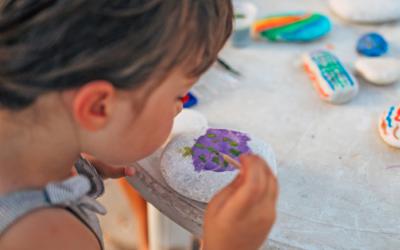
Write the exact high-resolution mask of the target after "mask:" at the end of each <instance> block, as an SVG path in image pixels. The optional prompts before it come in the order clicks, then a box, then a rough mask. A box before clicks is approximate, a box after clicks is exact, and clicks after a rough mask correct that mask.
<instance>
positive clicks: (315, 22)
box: [252, 13, 331, 42]
mask: <svg viewBox="0 0 400 250" xmlns="http://www.w3.org/2000/svg"><path fill="white" fill-rule="evenodd" d="M330 30H331V22H330V21H329V19H328V18H327V17H326V16H324V15H321V14H318V13H292V14H280V15H273V16H268V17H265V18H263V19H260V20H257V21H256V22H254V24H253V26H252V34H253V37H255V38H256V39H262V40H270V41H284V42H308V41H313V40H316V39H319V38H321V37H323V36H325V35H326V34H328V33H329V31H330Z"/></svg>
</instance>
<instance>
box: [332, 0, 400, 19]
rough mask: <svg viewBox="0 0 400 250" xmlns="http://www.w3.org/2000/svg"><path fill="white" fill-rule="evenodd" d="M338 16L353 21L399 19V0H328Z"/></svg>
mask: <svg viewBox="0 0 400 250" xmlns="http://www.w3.org/2000/svg"><path fill="white" fill-rule="evenodd" d="M329 5H330V7H331V9H332V11H333V12H334V13H336V14H337V15H338V16H340V17H342V18H344V19H346V20H349V21H353V22H360V23H382V22H389V21H394V20H397V19H400V1H399V0H330V1H329Z"/></svg>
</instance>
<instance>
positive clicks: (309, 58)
mask: <svg viewBox="0 0 400 250" xmlns="http://www.w3.org/2000/svg"><path fill="white" fill-rule="evenodd" d="M303 62H304V67H305V70H306V71H307V73H308V75H309V76H310V79H311V81H312V83H313V85H314V88H315V90H316V91H317V93H318V94H319V97H320V98H321V99H322V100H324V101H327V102H330V103H332V104H342V103H346V102H349V101H350V100H352V99H353V98H354V97H355V96H356V95H357V93H358V89H359V87H358V82H357V81H356V80H355V78H354V77H353V75H352V74H351V73H350V72H349V71H348V70H347V69H346V68H345V66H344V65H343V64H342V63H341V62H340V60H339V59H338V58H337V57H336V56H335V55H333V54H332V53H330V52H329V51H325V50H318V51H313V52H311V53H308V54H306V55H304V56H303Z"/></svg>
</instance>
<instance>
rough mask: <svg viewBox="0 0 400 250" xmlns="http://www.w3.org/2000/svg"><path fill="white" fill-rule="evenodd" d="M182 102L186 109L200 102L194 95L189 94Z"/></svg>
mask: <svg viewBox="0 0 400 250" xmlns="http://www.w3.org/2000/svg"><path fill="white" fill-rule="evenodd" d="M182 102H183V107H184V108H191V107H193V106H195V105H196V104H197V102H198V101H197V98H196V97H195V96H194V95H193V94H192V93H190V92H189V93H187V95H185V96H184V97H183V98H182Z"/></svg>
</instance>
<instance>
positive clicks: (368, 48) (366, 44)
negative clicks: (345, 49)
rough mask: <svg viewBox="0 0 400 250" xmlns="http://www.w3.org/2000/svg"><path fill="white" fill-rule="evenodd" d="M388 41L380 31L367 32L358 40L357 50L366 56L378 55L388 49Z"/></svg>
mask: <svg viewBox="0 0 400 250" xmlns="http://www.w3.org/2000/svg"><path fill="white" fill-rule="evenodd" d="M388 47H389V45H388V43H387V42H386V40H385V38H383V36H381V35H379V34H378V33H367V34H365V35H363V36H361V38H360V39H359V40H358V43H357V52H358V53H359V54H361V55H364V56H369V57H377V56H381V55H383V54H385V53H386V52H387V51H388Z"/></svg>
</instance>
